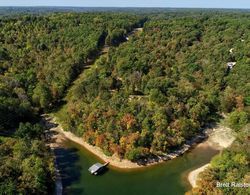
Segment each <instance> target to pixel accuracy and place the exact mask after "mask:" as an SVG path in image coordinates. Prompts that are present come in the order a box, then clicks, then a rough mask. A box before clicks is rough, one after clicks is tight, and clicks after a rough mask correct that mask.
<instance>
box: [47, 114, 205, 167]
mask: <svg viewBox="0 0 250 195" xmlns="http://www.w3.org/2000/svg"><path fill="white" fill-rule="evenodd" d="M43 118H44V120H45V121H46V122H47V123H49V124H50V126H51V128H50V129H49V131H51V132H54V133H52V134H53V135H54V137H55V140H56V141H55V143H52V144H53V145H58V144H60V142H61V141H62V139H64V138H66V139H69V140H71V141H73V142H76V143H78V144H80V145H82V146H83V147H85V148H86V149H87V150H89V151H90V152H92V153H93V154H95V155H96V156H98V157H99V158H100V159H102V160H103V161H104V162H109V163H110V165H111V166H113V167H115V168H118V169H134V168H144V167H146V166H152V165H155V164H158V163H161V162H165V161H168V160H172V159H175V158H177V157H178V156H181V155H183V154H184V153H185V152H187V151H189V150H191V149H192V148H193V147H194V146H196V145H197V144H199V143H201V142H203V141H204V140H206V139H207V138H208V133H207V132H209V131H208V129H207V128H205V129H203V130H202V133H201V134H200V135H198V136H196V137H195V138H193V139H191V140H187V141H186V142H185V144H184V145H183V146H182V147H180V148H179V149H177V150H175V151H173V152H171V153H169V154H162V155H150V156H149V157H146V158H144V159H140V160H138V161H136V162H132V161H129V160H126V159H120V158H118V157H117V156H115V155H113V156H106V155H105V154H104V153H103V152H102V150H101V149H100V148H98V147H96V146H92V145H90V144H88V143H87V142H85V141H84V140H83V139H82V138H80V137H77V136H76V135H74V134H73V133H71V132H67V131H64V130H63V128H62V127H61V126H60V124H59V123H58V122H57V121H56V119H55V118H53V117H51V116H48V115H44V116H43ZM208 128H209V127H208ZM55 132H56V133H55Z"/></svg>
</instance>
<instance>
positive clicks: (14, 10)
mask: <svg viewBox="0 0 250 195" xmlns="http://www.w3.org/2000/svg"><path fill="white" fill-rule="evenodd" d="M178 11H192V12H196V11H209V12H210V11H216V12H218V11H219V12H250V9H237V8H236V9H231V8H230V9H228V8H172V7H69V6H0V15H10V14H21V13H31V14H40V13H51V12H136V13H145V12H146V13H157V12H178Z"/></svg>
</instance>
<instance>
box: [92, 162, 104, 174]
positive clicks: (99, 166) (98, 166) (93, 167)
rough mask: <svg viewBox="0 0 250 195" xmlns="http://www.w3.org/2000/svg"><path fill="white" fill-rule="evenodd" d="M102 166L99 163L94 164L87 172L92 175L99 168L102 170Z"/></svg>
mask: <svg viewBox="0 0 250 195" xmlns="http://www.w3.org/2000/svg"><path fill="white" fill-rule="evenodd" d="M102 167H103V165H102V164H101V163H95V164H93V165H92V166H91V167H90V168H89V172H91V173H94V172H96V171H98V170H99V169H100V168H102Z"/></svg>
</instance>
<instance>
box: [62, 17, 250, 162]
mask: <svg viewBox="0 0 250 195" xmlns="http://www.w3.org/2000/svg"><path fill="white" fill-rule="evenodd" d="M249 25H250V23H249V15H244V14H242V15H239V16H234V15H230V14H229V15H227V14H225V15H223V14H222V15H215V16H213V15H210V14H201V15H196V17H188V16H185V17H184V16H182V15H181V16H176V17H174V16H172V17H168V15H166V16H164V15H163V16H162V15H161V16H158V15H157V16H152V17H151V18H150V19H149V20H148V21H147V22H146V23H145V24H144V27H143V32H142V33H140V34H138V35H137V36H134V37H133V38H132V39H131V40H130V41H128V42H126V43H124V44H122V45H120V46H119V47H118V48H111V50H110V52H109V53H108V54H107V55H106V56H101V57H100V59H98V60H97V61H96V63H95V68H92V69H89V70H87V71H85V72H84V73H83V74H82V76H81V78H80V79H78V80H77V82H76V83H75V84H74V85H73V86H72V87H71V88H70V90H69V92H68V94H67V96H66V102H67V103H66V105H64V106H63V107H62V109H61V110H60V111H59V112H58V117H59V119H60V121H61V122H62V124H63V127H64V128H65V129H66V130H69V131H72V132H73V133H74V134H76V135H78V136H80V137H83V138H84V139H85V140H86V141H87V142H88V143H90V144H92V145H96V146H98V147H100V148H102V149H103V151H104V152H105V154H107V155H113V154H116V155H118V156H119V157H120V158H121V159H123V158H126V159H129V160H132V161H136V160H139V159H141V158H145V157H147V156H149V155H155V154H156V155H158V154H162V153H169V152H171V151H173V150H174V149H176V148H178V147H180V146H181V145H183V144H184V143H185V141H186V140H189V139H191V138H192V137H194V136H195V135H197V134H199V133H201V129H202V128H203V127H205V126H206V124H207V123H209V122H212V121H216V120H218V119H219V118H220V116H219V115H220V113H225V114H227V113H232V114H234V117H235V120H233V121H232V123H234V125H236V126H237V125H239V127H238V128H237V129H239V128H240V127H241V126H244V125H246V124H247V123H248V119H249V105H250V104H249V103H250V102H249V97H250V96H249V95H250V88H249V87H250V86H249V79H250V77H249V68H250V66H249V63H250V53H249V46H250V45H249V39H250V37H249V34H250V33H249V27H250V26H249ZM230 51H231V52H230ZM228 62H236V65H235V66H234V67H233V68H232V69H231V68H230V67H228V65H227V63H228ZM238 122H239V123H242V124H238Z"/></svg>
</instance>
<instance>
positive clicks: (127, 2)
mask: <svg viewBox="0 0 250 195" xmlns="http://www.w3.org/2000/svg"><path fill="white" fill-rule="evenodd" d="M0 6H72V7H194V8H250V0H0Z"/></svg>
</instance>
